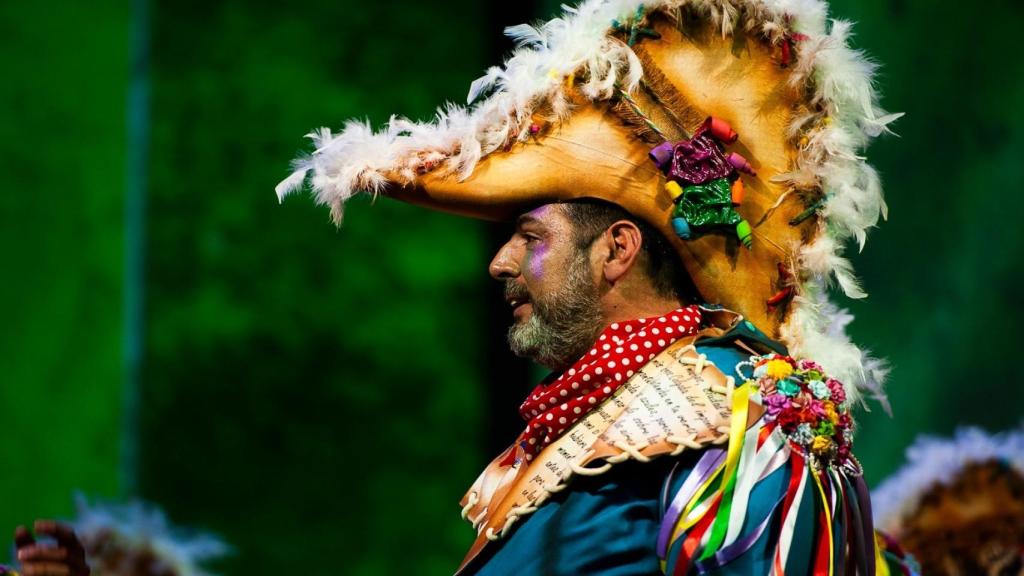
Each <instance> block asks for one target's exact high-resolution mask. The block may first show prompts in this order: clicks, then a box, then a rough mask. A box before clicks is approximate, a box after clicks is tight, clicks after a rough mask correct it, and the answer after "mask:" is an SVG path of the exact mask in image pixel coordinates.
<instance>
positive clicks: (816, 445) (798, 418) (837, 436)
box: [737, 354, 860, 470]
mask: <svg viewBox="0 0 1024 576" xmlns="http://www.w3.org/2000/svg"><path fill="white" fill-rule="evenodd" d="M741 366H749V367H753V374H752V375H751V376H750V377H749V378H748V379H747V382H748V383H752V384H754V385H756V386H757V387H758V389H759V390H760V391H761V401H762V404H763V405H764V407H765V409H766V414H765V420H766V421H768V422H774V423H775V424H776V425H777V426H779V427H780V428H781V429H782V431H783V433H785V434H786V436H787V437H788V438H789V441H790V442H791V443H792V444H794V445H795V447H796V448H797V449H799V450H800V451H801V452H802V453H804V454H805V455H809V456H810V457H811V459H812V461H815V462H816V463H817V464H819V465H821V466H845V467H847V468H848V469H852V470H859V468H860V466H859V464H857V462H856V460H855V459H854V458H853V456H852V454H851V453H850V446H851V442H852V440H853V419H852V418H851V417H850V412H849V406H848V405H847V402H846V389H845V388H844V387H843V384H842V383H841V382H839V381H838V380H836V379H834V378H829V377H828V375H827V374H825V371H824V370H823V369H822V368H821V366H820V365H819V364H817V363H816V362H813V361H810V360H794V359H793V358H791V357H789V356H783V355H781V354H769V355H767V356H753V357H751V359H750V361H749V362H744V363H742V364H741ZM737 372H740V367H737ZM740 375H741V376H742V377H746V376H745V375H743V374H742V372H740Z"/></svg>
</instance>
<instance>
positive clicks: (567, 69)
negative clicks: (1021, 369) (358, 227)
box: [277, 0, 899, 392]
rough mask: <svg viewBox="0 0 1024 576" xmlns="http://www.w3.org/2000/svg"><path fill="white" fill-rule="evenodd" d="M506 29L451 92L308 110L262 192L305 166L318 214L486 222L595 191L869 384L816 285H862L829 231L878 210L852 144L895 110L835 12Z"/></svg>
mask: <svg viewBox="0 0 1024 576" xmlns="http://www.w3.org/2000/svg"><path fill="white" fill-rule="evenodd" d="M505 32H506V34H507V35H509V36H510V37H512V38H513V39H514V40H515V41H516V42H517V45H518V48H517V49H516V50H515V51H514V52H513V53H512V55H511V57H509V58H508V60H507V61H506V62H505V65H504V66H503V67H493V68H491V69H489V70H488V71H487V73H486V74H485V75H484V76H483V77H482V78H480V79H478V80H476V81H475V82H473V84H472V85H471V86H470V91H469V97H468V106H467V107H463V106H456V105H448V106H446V107H444V108H442V109H441V110H439V112H438V114H437V118H436V119H435V120H434V121H432V122H427V123H418V122H413V121H410V120H407V119H404V118H392V119H391V121H390V122H389V123H388V124H387V125H386V126H385V127H384V128H383V129H382V130H380V131H379V132H374V131H373V130H372V129H371V128H370V127H369V126H368V125H367V124H365V123H362V122H357V121H350V122H348V123H347V124H346V125H345V127H344V128H343V130H342V131H341V132H340V133H334V132H332V131H331V130H329V129H327V128H321V129H320V130H317V131H315V132H313V133H312V134H310V135H309V137H310V138H311V139H312V140H313V142H314V145H315V150H314V151H313V152H312V153H311V154H309V155H307V156H303V157H301V158H299V159H297V160H296V161H295V163H294V167H295V171H294V172H293V173H292V175H291V176H289V177H288V178H286V179H285V180H284V181H283V182H281V183H280V184H279V185H278V186H277V194H278V196H279V197H280V198H283V197H284V196H285V195H286V194H288V193H289V192H291V191H293V190H296V189H298V188H300V187H302V186H303V184H304V183H307V182H308V184H309V186H310V187H311V188H312V189H313V191H314V193H315V195H316V198H317V200H318V201H319V202H320V203H322V204H326V205H328V206H330V208H331V214H332V216H333V218H334V220H335V222H336V223H340V221H341V218H342V212H343V207H344V204H345V202H346V200H348V199H349V198H350V197H352V196H353V195H355V194H357V193H359V192H368V193H371V194H374V195H376V194H382V195H385V196H388V197H392V198H396V199H399V200H402V201H406V202H411V203H414V204H419V205H423V206H427V207H430V208H436V209H439V210H444V211H447V212H454V213H457V214H463V215H467V216H472V217H478V218H484V219H491V220H503V219H509V218H512V217H514V216H515V215H517V214H518V213H520V212H522V211H524V210H527V209H529V208H531V207H535V206H537V205H540V204H544V203H548V202H556V201H567V200H574V199H582V198H596V199H601V200H606V201H610V202H613V203H615V204H618V205H620V206H621V207H623V208H624V209H626V210H627V211H629V212H630V213H632V214H634V215H635V216H637V217H640V218H642V219H644V220H646V221H647V222H649V223H651V224H653V225H654V226H655V227H657V228H658V229H659V230H661V231H662V232H663V233H664V234H665V236H666V237H667V238H669V239H670V241H671V242H672V243H673V245H674V246H675V248H676V250H677V252H678V254H679V256H680V258H681V259H682V262H683V264H684V266H685V267H686V269H687V271H688V272H689V274H690V276H691V277H692V280H693V283H694V284H695V286H696V288H697V289H698V290H699V292H700V294H701V296H702V297H703V298H704V300H705V301H706V302H709V303H716V304H721V305H723V306H725V307H727V308H729V309H732V310H734V311H737V312H739V313H741V314H742V315H744V316H745V317H746V318H747V319H749V320H750V321H752V322H753V323H754V324H755V325H757V326H759V327H760V328H761V329H762V330H763V331H765V332H767V333H768V334H769V335H771V336H773V337H775V338H778V339H781V340H782V341H783V342H784V343H785V344H786V345H787V346H788V347H789V349H790V351H791V352H792V353H793V354H798V355H803V356H807V357H812V358H815V359H817V360H819V361H820V362H821V363H822V364H823V365H824V366H825V367H826V369H828V370H829V371H830V372H831V373H833V374H836V376H837V377H840V378H842V379H844V380H845V381H846V382H848V383H849V384H853V385H854V386H855V387H857V388H865V387H867V388H870V389H873V390H875V391H876V392H877V391H878V388H877V386H878V381H879V380H880V379H881V377H882V375H883V374H882V373H883V369H882V368H881V366H880V364H879V363H877V362H876V361H874V360H871V359H868V358H867V357H865V356H864V355H863V354H862V352H861V350H859V349H858V348H857V347H856V346H854V345H853V344H852V343H851V342H850V341H849V340H848V339H847V337H846V336H845V335H844V330H843V327H844V325H845V323H846V322H848V321H849V319H850V317H849V315H847V314H846V313H845V312H844V311H842V310H839V309H838V308H836V307H835V306H833V305H832V304H830V303H829V301H828V298H827V288H828V287H829V286H830V285H831V284H833V283H837V284H838V285H839V287H840V288H841V290H842V291H843V292H844V293H845V294H846V295H847V296H849V297H852V298H861V297H863V296H864V295H865V294H864V292H863V291H862V290H861V288H860V286H859V285H858V283H857V281H856V279H855V278H854V276H853V273H852V268H851V265H850V262H849V261H848V260H846V259H845V258H844V257H843V247H844V245H845V243H846V242H847V240H849V239H850V238H851V237H853V238H856V240H857V241H858V243H860V245H862V246H863V243H864V240H865V233H866V230H867V229H868V228H869V227H871V226H873V225H874V224H875V223H876V222H877V221H878V218H879V216H882V217H884V216H885V211H886V209H885V203H884V201H883V200H882V193H881V188H880V185H879V179H878V176H877V174H876V173H875V171H874V170H873V169H872V168H871V166H869V165H868V164H867V163H866V162H865V160H864V157H863V156H862V150H863V148H864V147H865V145H866V144H867V143H868V141H869V140H870V139H871V138H872V137H874V136H877V135H878V134H880V133H881V132H883V131H885V130H886V125H887V124H888V123H890V122H891V121H893V120H894V119H895V118H897V117H898V116H899V115H897V114H886V113H885V112H883V111H882V110H881V109H879V107H878V103H877V96H876V94H875V91H874V89H873V86H872V75H873V72H874V68H875V67H874V65H873V64H872V63H871V62H870V61H868V60H867V59H866V58H865V57H864V56H863V55H862V54H861V53H859V52H857V51H855V50H853V49H851V48H850V47H849V46H848V38H849V36H850V25H849V24H848V23H846V22H842V21H829V20H828V19H827V10H826V5H825V4H824V3H823V2H821V1H819V0H660V1H653V2H652V1H650V0H648V1H647V2H644V3H640V2H638V1H636V0H587V1H585V2H583V3H582V4H580V5H579V6H578V7H576V8H569V7H566V8H565V14H564V15H563V16H562V17H560V18H556V19H553V20H551V21H549V22H546V23H544V24H542V25H538V26H529V25H520V26H513V27H510V28H507V29H506V31H505Z"/></svg>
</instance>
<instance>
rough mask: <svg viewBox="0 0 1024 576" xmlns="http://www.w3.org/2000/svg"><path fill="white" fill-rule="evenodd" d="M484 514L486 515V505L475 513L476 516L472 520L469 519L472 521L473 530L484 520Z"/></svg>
mask: <svg viewBox="0 0 1024 576" xmlns="http://www.w3.org/2000/svg"><path fill="white" fill-rule="evenodd" d="M486 515H487V506H484V509H483V510H481V511H480V513H479V514H477V516H476V518H473V519H472V520H470V522H472V523H473V529H474V530H476V529H477V528H479V527H480V523H481V522H483V521H484V516H486Z"/></svg>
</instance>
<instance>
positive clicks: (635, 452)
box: [608, 440, 651, 462]
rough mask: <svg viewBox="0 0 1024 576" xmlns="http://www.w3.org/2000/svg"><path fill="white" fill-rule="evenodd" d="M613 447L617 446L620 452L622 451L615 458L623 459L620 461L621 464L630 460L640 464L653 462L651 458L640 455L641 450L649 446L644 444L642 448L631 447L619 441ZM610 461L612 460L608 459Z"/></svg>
mask: <svg viewBox="0 0 1024 576" xmlns="http://www.w3.org/2000/svg"><path fill="white" fill-rule="evenodd" d="M612 446H615V447H616V448H618V449H619V450H622V453H621V454H617V455H616V456H614V457H615V458H621V460H619V461H620V462H621V461H625V460H628V459H630V458H632V459H634V460H636V461H638V462H650V461H651V459H650V458H649V457H647V456H644V455H643V454H641V453H640V451H641V450H643V449H644V448H646V447H647V444H644V445H642V446H630V445H629V444H626V443H625V442H623V441H622V440H617V441H616V442H615V443H614V444H612ZM622 456H625V458H622ZM608 460H611V458H608Z"/></svg>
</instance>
